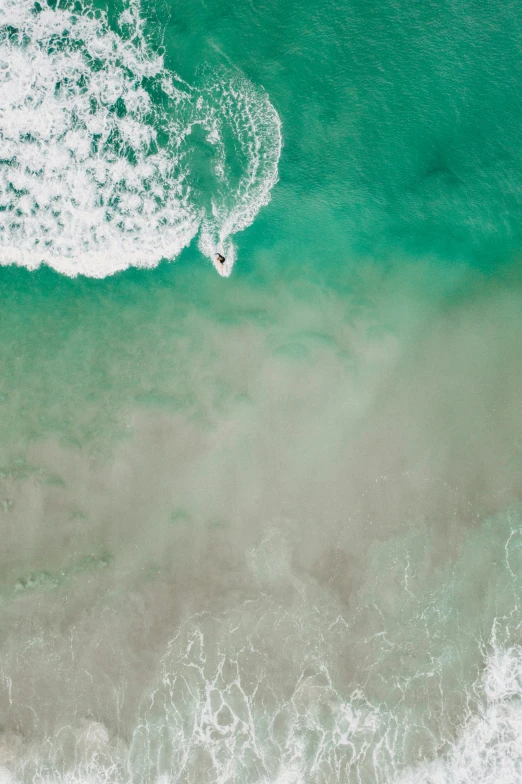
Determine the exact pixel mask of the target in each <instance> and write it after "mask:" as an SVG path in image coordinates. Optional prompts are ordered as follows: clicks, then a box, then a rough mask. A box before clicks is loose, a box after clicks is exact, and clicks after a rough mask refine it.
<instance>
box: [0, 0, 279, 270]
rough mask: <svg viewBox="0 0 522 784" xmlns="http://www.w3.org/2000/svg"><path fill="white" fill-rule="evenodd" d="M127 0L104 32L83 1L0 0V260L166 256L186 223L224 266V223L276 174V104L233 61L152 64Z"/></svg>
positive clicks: (228, 239)
mask: <svg viewBox="0 0 522 784" xmlns="http://www.w3.org/2000/svg"><path fill="white" fill-rule="evenodd" d="M79 8H80V10H78V9H79ZM139 10H140V9H139V3H138V2H137V0H131V1H130V2H129V3H128V4H127V7H126V9H125V11H124V12H123V13H122V14H121V15H120V18H119V32H118V33H117V32H115V31H114V30H111V29H110V27H109V25H108V22H107V18H106V16H105V14H104V13H100V12H99V11H96V12H95V11H94V9H93V8H92V7H91V6H90V5H88V4H87V3H84V4H82V5H81V6H79V4H78V3H76V4H74V6H73V5H69V4H61V5H60V6H58V7H56V8H52V7H51V6H49V5H48V4H46V3H45V2H40V3H35V2H33V0H0V143H1V146H0V263H1V264H11V263H15V264H19V265H23V266H25V267H27V268H29V269H35V268H37V267H38V266H39V265H40V264H41V263H45V264H48V265H49V266H51V267H53V268H54V269H56V270H58V271H59V272H62V273H64V274H66V275H72V276H74V275H77V274H80V273H81V274H84V275H89V276H93V277H105V276H106V275H110V274H112V273H114V272H117V271H118V270H122V269H125V268H126V267H129V266H138V267H153V266H155V265H156V264H158V263H159V261H160V260H161V259H162V258H168V259H173V258H175V257H176V256H177V255H178V254H179V252H180V251H181V250H182V249H183V248H184V247H185V246H186V245H188V244H189V243H190V241H191V240H192V239H193V238H194V237H195V235H196V234H197V233H198V231H199V232H200V240H199V247H200V248H201V250H202V251H203V252H204V253H205V254H207V255H208V256H209V257H210V258H212V259H214V256H215V252H216V250H218V249H219V250H221V252H223V253H224V255H225V256H226V258H227V261H226V263H225V265H223V267H222V266H221V265H220V264H216V268H218V271H219V272H220V273H221V274H223V275H228V274H230V271H231V269H232V265H233V263H234V259H235V249H234V245H233V241H232V236H233V235H234V234H235V233H236V232H238V231H240V230H242V229H243V228H245V227H246V226H248V225H249V224H250V223H252V221H253V220H254V218H255V216H256V215H257V212H258V211H259V209H260V208H261V207H262V206H263V205H265V204H267V203H268V201H269V198H270V191H271V188H272V187H273V185H274V184H275V182H276V181H277V166H278V161H279V156H280V153H281V143H282V141H281V123H280V120H279V117H278V115H277V112H276V111H275V109H274V108H273V106H272V105H271V103H270V101H269V99H268V97H267V95H266V94H265V93H264V91H263V90H262V89H260V88H257V87H254V85H252V84H251V83H250V82H248V80H247V79H245V78H244V77H242V76H241V75H237V73H235V72H233V73H231V74H229V73H226V72H225V71H222V72H220V73H216V72H213V73H211V74H209V75H207V77H206V79H205V81H204V83H203V85H202V86H201V87H192V86H190V85H188V84H187V83H186V82H184V81H182V80H181V79H180V78H179V77H178V76H177V75H176V74H174V73H172V72H171V71H168V70H167V69H165V67H164V63H163V58H162V56H161V55H159V54H157V53H154V52H153V51H151V50H150V48H149V47H148V46H147V44H146V41H145V38H144V35H143V29H142V28H143V22H142V20H141V18H140V14H139ZM158 94H159V95H160V96H161V98H160V99H158V97H157V96H158ZM196 125H197V126H200V127H201V128H202V129H203V132H204V134H205V141H206V143H208V144H209V145H212V148H213V151H214V155H213V164H212V165H213V169H214V171H213V174H214V182H215V183H216V185H215V192H212V193H211V194H210V197H211V198H210V200H202V199H201V198H198V193H197V191H196V190H195V189H194V188H193V187H192V175H193V172H192V170H191V163H190V161H191V156H190V150H191V148H192V147H193V145H194V139H193V136H192V133H191V132H192V130H193V128H194V127H195V126H196ZM238 169H239V170H240V171H241V174H240V176H239V177H237V176H236V177H235V179H234V178H233V177H231V174H230V172H231V171H234V172H236V171H237V170H238ZM207 201H208V202H209V204H207Z"/></svg>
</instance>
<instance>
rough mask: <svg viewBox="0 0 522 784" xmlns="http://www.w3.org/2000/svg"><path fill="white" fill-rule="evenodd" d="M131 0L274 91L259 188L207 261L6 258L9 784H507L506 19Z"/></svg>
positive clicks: (515, 669)
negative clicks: (276, 152) (221, 252)
mask: <svg viewBox="0 0 522 784" xmlns="http://www.w3.org/2000/svg"><path fill="white" fill-rule="evenodd" d="M6 2H7V0H0V11H3V9H4V6H5V7H7V6H6ZM49 5H50V7H51V9H56V7H57V4H56V3H49ZM131 5H132V4H131ZM96 6H97V7H98V8H99V9H102V10H103V11H104V12H105V11H107V13H108V23H109V25H110V26H111V29H113V30H114V31H117V32H118V35H120V36H121V37H124V31H123V32H122V28H121V25H119V23H118V17H119V14H120V13H121V12H122V11H123V10H125V8H126V7H127V6H126V5H124V4H123V3H119V2H112V0H111V2H110V3H109V4H108V5H107V3H105V2H101V1H100V2H98V0H97V2H96ZM78 9H79V10H78V12H79V13H81V9H80V6H78ZM51 13H54V11H53V10H51ZM140 14H141V18H142V19H143V20H144V28H143V35H144V37H145V40H146V41H147V46H148V47H149V51H150V52H154V51H158V47H163V48H164V49H161V50H159V51H161V52H163V51H164V55H165V61H164V63H165V66H166V68H167V69H168V70H170V71H172V72H175V73H176V74H177V75H178V77H179V79H180V80H183V82H186V83H188V84H190V85H193V86H195V87H194V89H201V90H202V92H201V95H204V96H206V95H207V93H205V92H204V88H203V87H202V85H204V84H206V80H207V79H208V74H209V73H218V72H219V73H225V74H228V75H230V74H232V75H234V74H240V75H241V78H243V77H244V78H246V79H248V80H249V82H248V83H250V84H251V85H253V87H252V89H253V90H254V89H255V90H261V89H263V90H264V91H265V93H264V94H266V96H268V99H269V101H270V103H271V105H272V106H273V107H274V109H275V110H276V112H277V114H278V116H279V118H280V121H281V128H282V139H283V147H282V151H281V156H280V159H279V164H278V174H279V180H278V182H277V183H276V184H275V185H274V186H273V188H272V189H271V191H270V201H269V203H268V204H266V205H265V206H263V207H262V208H261V209H260V211H259V212H258V214H257V216H256V217H255V219H254V220H253V222H252V223H251V225H249V226H248V227H247V228H245V229H244V231H241V232H237V233H235V234H234V237H233V241H234V243H235V245H236V248H237V254H236V261H235V264H234V267H233V270H232V273H231V275H230V277H229V278H223V277H220V276H219V275H217V274H216V271H215V270H214V267H213V266H212V264H211V263H210V262H209V259H208V258H206V257H205V256H204V255H203V254H202V253H201V251H200V250H199V249H198V246H197V238H194V239H193V240H192V242H191V243H190V244H189V245H188V247H186V248H185V249H184V250H182V251H181V252H180V254H179V255H178V256H177V258H176V260H174V261H168V260H164V261H162V262H161V263H159V265H157V266H154V267H153V268H150V269H137V268H135V267H133V266H131V267H130V268H129V269H126V270H125V271H123V272H119V273H117V274H115V275H108V276H107V277H103V270H104V267H103V266H102V267H101V270H102V272H98V273H96V274H98V277H97V278H93V277H86V276H84V275H79V276H77V277H68V276H66V275H62V274H60V273H59V272H57V271H55V270H54V269H51V268H50V267H49V266H48V265H43V266H41V267H40V268H38V269H36V270H34V269H32V270H31V271H30V270H29V269H26V268H25V267H23V266H16V265H10V266H9V265H7V266H3V267H0V297H1V311H0V316H1V321H0V329H1V334H0V338H1V339H0V367H1V368H2V373H1V374H0V524H1V530H2V548H1V551H0V780H1V781H4V780H5V781H6V782H11V781H13V782H14V781H24V782H25V781H32V780H35V781H36V780H37V779H38V780H39V781H42V777H43V779H45V780H46V781H49V782H50V781H57V780H60V781H65V780H68V781H82V782H83V781H87V780H89V781H90V782H92V781H95V782H98V781H99V782H102V781H103V782H113V781H114V782H122V781H125V782H130V781H136V782H159V781H162V782H165V781H168V782H179V783H180V784H182V783H183V784H189V783H191V782H209V784H210V783H211V782H212V784H213V783H214V782H216V784H217V783H218V782H219V784H232V783H234V784H235V783H236V782H238V784H239V783H241V784H243V783H244V784H250V782H252V784H254V782H255V784H315V783H316V782H317V783H318V784H319V783H320V784H327V782H328V784H330V782H350V784H351V782H358V783H361V782H362V784H373V782H379V783H380V782H401V784H406V782H407V783H408V784H413V783H414V782H415V784H417V782H423V783H424V784H442V782H444V784H445V783H446V782H448V783H449V782H452V783H453V782H459V784H464V783H465V782H471V781H473V782H475V783H476V782H480V783H481V784H482V783H483V782H484V783H485V782H488V783H491V784H492V783H493V782H495V784H497V783H499V782H502V784H504V782H509V783H511V782H513V784H514V783H515V782H518V781H519V780H520V770H521V765H522V745H521V741H520V738H521V737H522V712H521V708H520V695H521V693H522V687H521V684H522V611H521V608H520V607H519V597H520V590H521V587H522V585H521V578H522V575H521V568H522V563H521V558H522V555H521V552H522V551H521V541H522V540H521V531H522V523H521V520H522V518H521V513H520V505H519V504H520V498H521V491H522V480H521V476H522V474H521V467H522V420H521V418H520V405H521V392H520V390H521V389H522V362H521V360H522V279H521V275H520V268H519V260H518V258H519V251H520V248H521V247H522V235H521V229H520V214H521V212H522V209H521V208H522V170H521V167H522V163H521V161H522V158H521V155H520V150H521V148H522V144H521V142H522V122H521V120H522V117H521V113H522V102H521V101H520V91H521V87H520V85H521V84H522V79H521V77H522V74H521V73H520V71H521V70H522V60H521V58H520V47H521V44H522V28H521V25H522V17H521V15H520V13H519V10H518V6H517V5H516V4H515V3H510V2H507V3H503V4H499V3H490V2H483V3H480V4H478V3H471V2H467V3H463V2H458V3H457V2H452V3H438V4H430V3H425V2H423V3H416V4H414V3H402V4H393V3H391V2H381V3H379V4H370V3H367V2H347V0H343V2H336V3H315V4H311V3H309V2H303V1H301V2H295V0H291V1H290V2H288V3H284V4H282V3H276V2H274V1H273V0H267V1H266V2H261V3H257V4H256V3H252V2H249V1H247V0H236V1H235V2H234V3H231V2H223V0H221V1H220V2H217V0H205V2H203V1H202V2H197V0H191V2H190V3H188V4H185V5H182V6H181V7H178V6H176V5H175V4H173V3H170V2H166V0H156V1H155V2H151V0H147V1H146V2H145V1H144V2H142V5H141V7H140ZM0 23H2V19H1V17H0ZM227 78H228V76H227ZM230 78H232V77H230ZM143 83H144V84H145V88H146V89H147V90H149V92H150V94H151V95H152V96H153V97H154V96H156V97H154V100H158V101H159V99H158V98H157V94H156V93H157V90H158V88H157V85H156V84H155V83H154V82H153V80H152V79H151V80H150V82H146V79H144V80H143ZM180 83H181V82H180ZM241 84H244V83H243V82H241ZM155 91H156V92H155ZM255 94H256V95H257V93H255ZM162 100H165V105H166V111H167V114H168V112H174V111H175V109H174V108H173V106H172V105H170V104H168V103H167V102H166V99H163V98H162ZM195 100H196V99H195V98H194V101H195ZM205 100H207V98H205ZM216 101H217V99H216ZM189 103H190V102H189ZM240 105H241V106H242V107H244V106H245V105H246V104H240ZM216 106H218V103H216ZM219 106H221V104H219ZM180 111H181V109H180ZM183 111H185V109H183ZM187 111H188V110H187ZM216 111H217V110H216ZM230 112H231V116H232V117H235V115H234V114H233V112H232V110H230ZM187 116H188V115H187ZM158 127H159V126H158ZM230 127H231V128H232V129H233V125H231V126H230ZM165 129H167V130H168V125H167V124H165V122H164V123H163V126H162V127H161V128H159V132H160V136H161V133H165V134H166V133H167V130H165ZM223 133H225V131H223ZM229 133H230V136H225V141H224V149H226V150H227V153H228V152H230V151H231V150H232V151H235V152H233V153H231V163H230V168H229V171H228V176H229V182H230V183H231V189H232V190H233V189H234V188H235V187H236V185H235V184H237V183H238V182H239V183H240V182H241V166H242V163H243V161H242V158H241V155H243V154H244V149H246V148H241V147H240V145H239V142H238V141H237V138H236V139H235V138H234V136H233V133H232V131H230V130H229ZM158 138H159V142H158V143H159V144H161V143H162V142H161V138H160V137H158ZM238 138H239V136H238ZM241 138H242V137H241ZM191 139H192V141H191V146H190V147H188V148H187V150H188V151H187V152H186V158H183V161H188V166H189V169H188V171H189V174H188V175H187V177H188V180H187V182H188V185H189V187H190V191H189V195H188V196H186V198H187V203H188V204H190V205H191V209H192V207H194V205H196V207H194V209H196V208H197V209H201V210H207V211H209V210H211V206H210V205H211V203H212V199H213V198H214V197H215V193H216V191H217V190H219V187H220V185H219V177H218V175H217V174H216V168H215V162H216V157H217V156H218V151H217V147H215V146H213V144H212V143H210V142H209V141H208V133H207V131H205V132H203V130H201V127H199V129H198V128H195V130H194V132H193V135H192V137H191ZM249 143H250V142H249ZM234 145H236V147H235V146H234ZM238 145H239V146H238ZM236 148H237V149H236ZM248 149H249V150H250V149H251V148H248ZM236 153H237V155H236ZM240 153H241V154H240ZM180 166H181V164H180ZM60 182H61V181H60ZM129 187H130V186H129ZM120 195H121V194H120ZM223 198H224V199H225V201H226V198H227V196H226V194H225V196H224V197H223ZM190 199H193V201H192V202H191V201H190ZM1 214H5V212H4V213H0V215H1ZM149 239H150V242H151V244H152V245H154V236H153V235H151V237H150V238H149ZM148 247H149V246H148V245H147V249H148ZM144 263H145V262H144ZM107 264H108V267H107V269H109V268H110V263H109V260H108V262H107ZM151 265H152V263H149V262H147V263H146V266H149V267H150V266H151ZM28 266H31V265H30V264H28ZM33 266H34V265H33ZM120 266H121V265H120ZM123 266H125V265H123ZM111 269H112V268H111Z"/></svg>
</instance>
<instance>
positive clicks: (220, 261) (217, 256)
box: [216, 253, 226, 264]
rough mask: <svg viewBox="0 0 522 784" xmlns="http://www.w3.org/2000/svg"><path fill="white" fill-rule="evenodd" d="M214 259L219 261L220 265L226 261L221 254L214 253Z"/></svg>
mask: <svg viewBox="0 0 522 784" xmlns="http://www.w3.org/2000/svg"><path fill="white" fill-rule="evenodd" d="M216 258H217V260H218V261H219V263H220V264H224V263H225V261H226V259H225V257H224V256H222V255H221V253H216Z"/></svg>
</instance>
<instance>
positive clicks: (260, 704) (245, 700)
mask: <svg viewBox="0 0 522 784" xmlns="http://www.w3.org/2000/svg"><path fill="white" fill-rule="evenodd" d="M249 604H255V609H256V610H259V609H261V610H262V614H261V616H260V617H257V618H256V621H257V622H256V623H252V625H251V627H250V629H248V630H247V633H246V634H245V631H246V630H245V625H244V623H242V622H241V621H242V615H243V614H244V613H245V612H246V613H250V610H251V608H249V607H248V605H249ZM243 620H244V618H243ZM274 623H275V624H276V625H277V626H278V625H279V624H282V626H283V628H284V629H286V630H287V631H288V634H289V637H288V640H289V647H288V648H287V647H286V646H285V645H282V646H279V647H277V648H274V647H272V646H271V644H270V641H269V639H268V635H267V632H268V631H269V629H270V628H271V627H272V626H273V625H274ZM247 626H248V624H247ZM307 630H308V631H309V626H307V618H306V617H305V616H304V615H303V616H302V617H299V616H296V615H295V614H294V613H284V612H283V613H281V611H280V608H278V607H277V606H275V605H273V604H272V602H270V601H269V600H267V599H266V598H265V597H263V598H261V599H259V600H256V601H255V602H254V603H249V602H247V603H246V605H245V606H244V608H243V609H240V608H238V610H237V612H232V613H231V614H229V615H227V616H223V617H214V618H213V617H211V616H210V615H208V614H204V615H200V616H198V617H194V618H192V619H190V620H189V621H188V622H187V623H186V624H184V625H183V626H182V628H181V629H180V632H179V634H178V635H177V636H176V637H175V639H174V640H172V642H171V643H170V645H169V647H168V650H167V652H166V654H165V656H164V658H163V660H162V663H161V668H160V671H159V672H158V676H157V679H156V685H155V686H153V687H152V690H151V693H150V694H149V695H148V696H147V697H146V698H145V699H144V700H143V706H142V708H143V709H142V711H141V714H140V718H139V721H138V723H137V725H136V727H135V729H134V731H133V732H132V733H131V736H130V738H129V739H128V741H124V740H123V739H122V738H118V736H117V735H114V734H113V733H111V732H109V731H108V729H107V728H106V727H105V726H104V725H103V724H101V723H100V722H98V721H94V720H92V719H86V718H75V719H74V720H73V721H69V722H68V723H67V724H64V726H63V727H62V728H61V729H60V731H59V732H57V733H56V734H55V736H54V737H48V738H47V739H46V740H45V742H43V743H40V744H37V745H30V746H29V747H28V748H25V742H24V740H23V739H22V738H21V737H19V736H17V735H9V736H2V735H0V782H3V781H5V782H12V783H13V784H15V782H16V784H21V783H22V782H24V781H31V780H33V781H40V782H41V781H47V782H49V784H51V782H53V783H54V782H60V784H62V782H63V783H65V782H82V784H83V783H84V782H85V783H86V782H90V783H92V784H98V782H100V783H101V782H106V784H109V783H111V784H120V783H121V784H124V782H125V783H126V782H130V781H150V782H155V783H157V784H167V782H169V783H173V782H179V783H180V784H181V782H183V783H184V784H191V783H192V782H194V783H195V782H201V781H208V782H209V784H234V783H235V782H238V784H239V782H241V783H242V782H251V784H352V782H353V784H355V783H357V784H361V783H365V782H370V781H371V782H374V784H472V783H473V784H518V782H520V780H521V775H520V772H521V770H522V704H521V697H522V649H521V648H519V647H517V646H513V647H510V648H502V647H494V648H493V649H492V651H491V653H490V654H489V656H488V657H487V658H486V661H485V669H484V672H483V675H482V676H481V677H480V678H479V680H478V682H477V683H476V684H475V685H474V687H473V688H472V690H471V692H470V704H473V705H474V708H473V710H472V711H470V714H469V717H468V718H467V720H466V721H465V723H464V725H463V727H462V728H461V729H460V731H458V730H457V732H456V733H455V737H454V739H453V740H450V739H447V740H446V741H445V742H444V743H442V741H441V742H440V752H439V755H438V756H437V757H436V758H435V759H431V760H430V761H428V762H423V763H421V764H419V765H418V766H417V767H415V768H412V769H409V770H407V771H404V768H403V764H402V762H401V757H402V754H403V751H404V747H405V741H406V740H407V738H408V736H409V734H410V733H412V732H413V733H414V732H415V730H416V729H418V728H419V726H421V725H419V724H418V723H417V722H418V721H419V720H420V721H421V723H422V721H423V720H424V719H425V717H424V719H423V717H419V716H412V715H404V714H401V713H400V711H398V710H396V709H395V710H394V709H389V708H387V707H386V706H385V705H384V704H380V703H378V702H377V703H375V704H373V703H372V701H371V700H369V699H368V698H367V697H366V696H365V694H364V692H363V691H362V690H360V689H354V690H353V691H352V692H351V693H349V694H345V695H344V696H343V695H342V694H341V693H340V691H339V689H338V688H337V687H336V686H335V684H334V682H333V678H332V676H331V673H330V671H329V667H328V665H327V663H326V661H324V660H322V657H323V655H324V651H322V652H321V650H320V649H321V646H320V645H319V646H317V645H311V644H310V642H307V641H306V637H307ZM216 631H218V638H217V639H216ZM296 644H297V645H296ZM291 673H294V674H295V678H294V679H293V680H292V679H290V680H287V682H286V687H285V689H284V690H283V691H281V689H280V688H279V681H280V679H281V677H285V678H286V679H288V676H289V675H290V674H291ZM418 685H419V688H421V687H422V683H420V682H419V684H418ZM477 705H478V707H477ZM406 745H407V744H406ZM71 748H74V749H75V751H74V755H73V759H72V760H71V759H69V760H68V761H67V756H68V753H69V752H70V749H71Z"/></svg>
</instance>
